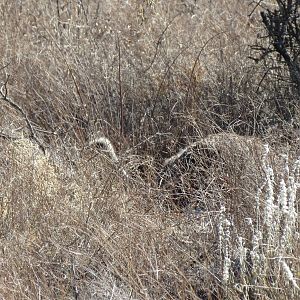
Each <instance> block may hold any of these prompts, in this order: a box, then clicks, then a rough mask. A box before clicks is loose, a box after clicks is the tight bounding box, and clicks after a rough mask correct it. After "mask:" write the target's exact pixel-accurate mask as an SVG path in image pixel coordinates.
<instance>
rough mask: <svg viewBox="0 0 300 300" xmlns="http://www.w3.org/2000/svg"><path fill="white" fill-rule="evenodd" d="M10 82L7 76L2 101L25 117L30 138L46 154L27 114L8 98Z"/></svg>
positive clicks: (3, 86)
mask: <svg viewBox="0 0 300 300" xmlns="http://www.w3.org/2000/svg"><path fill="white" fill-rule="evenodd" d="M8 80H9V75H8V76H7V78H6V80H5V82H4V83H3V84H2V86H1V88H0V96H1V97H2V100H4V101H5V102H7V103H8V104H9V105H10V106H11V107H12V108H13V109H14V110H16V111H18V112H19V113H20V114H21V115H22V116H23V117H24V119H25V121H26V125H27V128H28V129H29V132H30V138H31V139H32V140H33V141H34V142H36V143H37V144H38V146H39V148H40V149H41V150H42V151H43V153H44V154H45V153H46V149H45V147H44V146H43V145H42V143H41V142H40V141H39V139H38V138H37V136H36V134H35V131H34V129H33V127H32V124H31V122H30V120H29V119H28V116H27V114H26V112H25V111H24V110H23V109H22V108H21V107H20V106H19V105H18V104H17V103H15V102H14V101H13V100H12V99H10V98H9V97H8V90H7V83H8Z"/></svg>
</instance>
